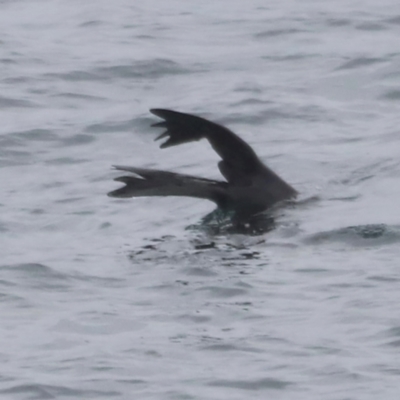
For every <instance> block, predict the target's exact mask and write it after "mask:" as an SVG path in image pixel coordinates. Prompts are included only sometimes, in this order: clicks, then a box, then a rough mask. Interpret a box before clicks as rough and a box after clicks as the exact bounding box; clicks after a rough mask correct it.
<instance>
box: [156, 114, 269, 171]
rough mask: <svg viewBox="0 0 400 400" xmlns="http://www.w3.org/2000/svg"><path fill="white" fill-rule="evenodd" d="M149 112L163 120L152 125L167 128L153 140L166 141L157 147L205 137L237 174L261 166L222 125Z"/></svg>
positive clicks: (236, 137) (193, 118) (177, 115)
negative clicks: (165, 139) (163, 139)
mask: <svg viewBox="0 0 400 400" xmlns="http://www.w3.org/2000/svg"><path fill="white" fill-rule="evenodd" d="M150 112H151V113H153V114H154V115H157V116H158V117H160V118H162V119H164V121H163V122H158V123H156V124H153V125H152V126H154V127H164V128H166V129H167V130H166V131H165V132H164V133H162V134H161V135H160V136H158V137H157V138H156V140H158V139H162V138H168V139H167V141H166V142H164V143H162V144H161V146H160V147H161V148H166V147H170V146H176V145H178V144H182V143H188V142H192V141H196V140H200V139H202V138H206V139H207V140H208V141H209V142H210V144H211V146H212V147H213V149H214V150H215V151H216V152H217V153H218V155H219V156H220V157H221V158H222V159H223V161H224V163H225V164H226V165H229V166H231V167H233V166H234V168H235V169H236V170H238V171H239V170H242V171H243V172H245V173H252V172H253V171H254V170H256V169H257V168H258V167H259V165H260V164H261V161H260V160H259V159H258V157H257V156H256V154H255V152H254V150H253V149H252V148H251V147H250V146H249V145H248V144H247V143H246V142H245V141H244V140H243V139H241V138H240V137H239V136H237V135H236V134H234V133H233V132H232V131H230V130H229V129H228V128H225V127H224V126H222V125H219V124H216V123H215V122H211V121H208V120H206V119H204V118H201V117H197V116H195V115H191V114H185V113H181V112H177V111H172V110H165V109H161V108H154V109H151V110H150Z"/></svg>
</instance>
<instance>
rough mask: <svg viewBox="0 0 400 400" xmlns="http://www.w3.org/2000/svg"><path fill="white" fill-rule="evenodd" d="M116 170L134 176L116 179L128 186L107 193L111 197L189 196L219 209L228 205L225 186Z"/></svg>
mask: <svg viewBox="0 0 400 400" xmlns="http://www.w3.org/2000/svg"><path fill="white" fill-rule="evenodd" d="M114 168H115V169H117V170H118V171H125V172H130V173H132V174H134V175H126V176H119V177H118V178H115V179H114V180H115V181H117V182H122V183H125V186H123V187H122V188H120V189H117V190H114V191H112V192H110V193H108V196H110V197H120V198H126V197H142V196H186V197H196V198H200V199H207V200H211V201H213V202H214V203H216V204H217V205H219V206H223V204H224V202H225V201H226V200H225V198H226V196H227V193H226V191H227V184H226V183H225V182H218V181H214V180H211V179H203V178H196V177H195V176H191V175H183V174H176V173H174V172H167V171H159V170H155V169H146V168H135V167H124V166H114Z"/></svg>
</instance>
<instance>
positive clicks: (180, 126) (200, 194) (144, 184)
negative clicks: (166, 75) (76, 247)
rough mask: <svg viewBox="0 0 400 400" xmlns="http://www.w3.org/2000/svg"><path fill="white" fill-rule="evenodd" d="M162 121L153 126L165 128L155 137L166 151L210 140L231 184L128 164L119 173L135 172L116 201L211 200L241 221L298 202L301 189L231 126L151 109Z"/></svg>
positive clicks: (126, 179) (125, 179)
mask: <svg viewBox="0 0 400 400" xmlns="http://www.w3.org/2000/svg"><path fill="white" fill-rule="evenodd" d="M150 112H151V113H153V114H154V115H156V116H158V117H160V118H161V119H163V121H162V122H158V123H155V124H153V125H152V126H153V127H157V128H166V131H165V132H164V133H162V134H161V135H160V136H158V137H157V138H156V140H158V139H163V138H167V140H166V141H165V142H164V143H162V144H161V146H160V147H161V148H162V149H163V148H167V147H171V146H176V145H179V144H182V143H187V142H192V141H197V140H200V139H203V138H205V139H207V140H208V141H209V143H210V144H211V146H212V148H213V149H214V150H215V151H216V152H217V154H218V155H219V156H220V157H221V161H220V162H219V163H218V168H219V170H220V172H221V174H222V176H223V177H224V178H225V180H226V181H217V180H211V179H205V178H199V177H195V176H190V175H183V174H178V173H174V172H167V171H160V170H155V169H145V168H136V167H126V166H115V167H114V168H115V169H117V170H119V171H125V172H129V173H132V175H129V176H128V175H124V176H120V177H118V178H116V179H115V181H118V182H122V183H125V186H123V187H122V188H119V189H117V190H114V191H112V192H110V193H108V195H109V196H111V197H120V198H121V197H122V198H124V197H139V196H189V197H196V198H201V199H207V200H211V201H213V202H214V203H216V204H217V206H218V208H219V209H220V210H222V211H224V212H229V213H231V214H232V215H233V218H234V220H236V221H245V220H246V219H248V218H250V217H252V216H254V215H255V214H258V213H261V212H263V211H266V210H268V209H270V208H271V207H272V206H273V205H275V204H276V203H278V202H281V201H283V200H289V199H292V198H295V197H296V195H297V191H296V190H295V189H294V188H293V187H292V186H290V185H289V184H288V183H286V182H285V181H284V180H283V179H282V178H280V177H279V176H278V175H277V174H276V173H275V172H273V171H272V170H271V169H270V168H268V167H267V166H266V165H264V164H263V163H262V162H261V160H260V159H259V158H258V156H257V155H256V153H255V152H254V150H253V149H252V148H251V147H250V146H249V145H248V144H247V143H246V142H245V141H244V140H243V139H241V138H240V137H239V136H237V135H236V134H235V133H233V132H232V131H231V130H229V129H228V128H226V127H224V126H222V125H219V124H217V123H215V122H211V121H208V120H206V119H204V118H201V117H198V116H195V115H191V114H185V113H181V112H177V111H172V110H166V109H158V108H157V109H151V110H150Z"/></svg>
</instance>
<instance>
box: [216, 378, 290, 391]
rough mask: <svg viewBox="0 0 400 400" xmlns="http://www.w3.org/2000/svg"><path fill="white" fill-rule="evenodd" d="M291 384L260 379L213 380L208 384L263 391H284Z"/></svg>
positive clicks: (277, 380) (270, 379)
mask: <svg viewBox="0 0 400 400" xmlns="http://www.w3.org/2000/svg"><path fill="white" fill-rule="evenodd" d="M291 384H292V383H291V382H288V381H283V380H280V379H274V378H262V379H255V380H238V379H235V380H228V379H223V380H214V381H211V382H209V383H208V385H209V386H216V387H226V388H234V389H242V390H263V389H275V390H277V389H281V390H282V389H285V388H286V387H287V386H289V385H291Z"/></svg>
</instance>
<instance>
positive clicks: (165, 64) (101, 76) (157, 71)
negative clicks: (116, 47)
mask: <svg viewBox="0 0 400 400" xmlns="http://www.w3.org/2000/svg"><path fill="white" fill-rule="evenodd" d="M191 72H192V70H190V69H188V68H184V67H182V66H181V65H179V64H178V63H176V62H174V61H171V60H168V59H155V60H146V61H137V62H135V63H132V64H127V65H111V66H107V67H99V68H94V69H92V70H77V71H69V72H65V73H51V74H46V77H50V78H55V79H61V80H64V81H75V82H76V81H105V80H111V79H116V78H117V79H134V78H141V79H146V78H147V79H155V78H161V77H163V76H168V75H181V74H187V73H191ZM0 100H1V99H0ZM0 104H1V103H0Z"/></svg>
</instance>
